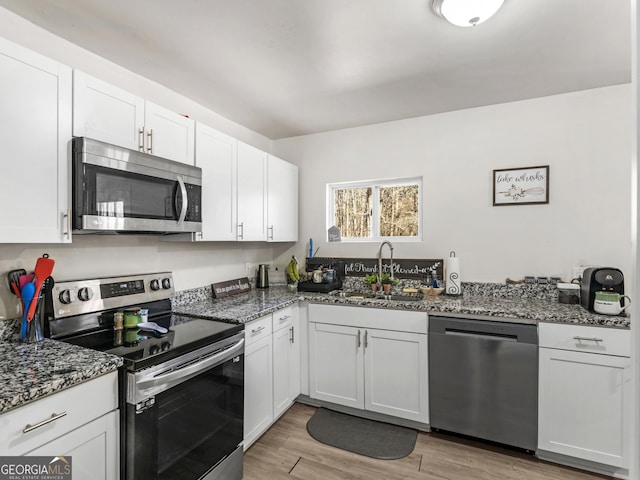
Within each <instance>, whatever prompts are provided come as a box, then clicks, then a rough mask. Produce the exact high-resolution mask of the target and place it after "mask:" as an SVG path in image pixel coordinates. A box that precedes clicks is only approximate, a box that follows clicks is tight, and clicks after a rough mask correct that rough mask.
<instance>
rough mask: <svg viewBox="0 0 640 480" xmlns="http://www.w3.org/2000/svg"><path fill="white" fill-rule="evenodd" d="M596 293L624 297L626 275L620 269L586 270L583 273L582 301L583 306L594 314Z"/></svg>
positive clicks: (601, 268) (600, 268)
mask: <svg viewBox="0 0 640 480" xmlns="http://www.w3.org/2000/svg"><path fill="white" fill-rule="evenodd" d="M596 292H611V293H619V294H620V295H624V275H622V271H621V270H620V269H618V268H613V267H597V268H586V269H585V270H584V272H583V273H582V286H581V288H580V301H581V303H582V306H583V307H584V308H586V309H587V310H589V311H590V312H593V311H594V310H593V301H594V300H595V298H596Z"/></svg>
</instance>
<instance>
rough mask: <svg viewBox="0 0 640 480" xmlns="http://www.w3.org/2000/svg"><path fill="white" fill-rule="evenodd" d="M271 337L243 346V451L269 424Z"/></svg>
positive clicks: (271, 385) (270, 420)
mask: <svg viewBox="0 0 640 480" xmlns="http://www.w3.org/2000/svg"><path fill="white" fill-rule="evenodd" d="M272 361H273V353H272V346H271V335H268V336H266V337H264V338H262V339H261V340H257V341H255V342H254V343H252V344H250V345H248V346H247V348H246V350H245V355H244V449H245V450H246V449H247V448H249V446H250V445H251V444H252V443H253V442H254V441H256V440H257V438H258V437H259V436H260V435H262V433H263V432H264V431H265V430H266V429H267V428H269V426H270V425H271V423H272V422H273V377H272V368H273V367H272Z"/></svg>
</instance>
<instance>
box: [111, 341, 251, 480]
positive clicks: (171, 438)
mask: <svg viewBox="0 0 640 480" xmlns="http://www.w3.org/2000/svg"><path fill="white" fill-rule="evenodd" d="M207 350H208V351H207ZM132 382H133V383H132ZM145 392H153V394H152V395H149V394H148V393H145ZM243 408H244V339H243V334H239V335H235V336H234V337H232V339H228V340H225V341H222V342H218V343H216V344H214V345H211V346H208V347H205V348H203V349H200V350H198V351H197V352H193V353H192V354H188V355H184V356H182V357H178V358H176V359H173V360H172V361H170V362H167V363H165V364H162V365H158V366H154V367H151V368H149V369H146V370H144V371H143V372H139V373H135V374H134V373H129V374H128V381H127V403H126V421H125V432H124V435H123V438H124V440H125V442H124V445H123V449H124V451H123V456H124V458H125V472H126V478H127V479H129V480H132V479H135V480H145V479H159V480H164V479H166V480H169V479H170V480H181V479H184V480H187V479H189V480H194V479H204V478H207V479H209V478H218V475H216V470H218V471H219V470H220V469H222V470H224V471H225V472H228V471H229V470H228V465H227V466H225V465H224V464H225V463H226V460H227V458H229V457H238V453H237V452H238V451H239V452H240V457H239V461H240V463H239V467H238V468H239V469H240V470H239V473H238V474H237V475H239V476H237V478H238V479H240V478H242V462H241V460H242V456H241V452H242V447H241V445H242V435H243V433H242V432H243V428H242V427H243V424H242V422H243ZM234 459H235V460H237V458H234ZM236 463H237V462H236ZM225 476H228V474H225ZM229 478H231V477H229ZM233 478H236V477H235V475H233Z"/></svg>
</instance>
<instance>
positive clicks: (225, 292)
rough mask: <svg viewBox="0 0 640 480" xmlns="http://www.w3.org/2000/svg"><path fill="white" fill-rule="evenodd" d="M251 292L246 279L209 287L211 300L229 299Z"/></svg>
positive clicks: (228, 281) (249, 284)
mask: <svg viewBox="0 0 640 480" xmlns="http://www.w3.org/2000/svg"><path fill="white" fill-rule="evenodd" d="M250 290H251V283H249V279H248V278H247V277H244V278H236V279H235V280H227V281H226V282H220V283H214V284H212V285H211V293H212V294H213V298H223V297H229V296H231V295H238V294H239V293H245V292H248V291H250Z"/></svg>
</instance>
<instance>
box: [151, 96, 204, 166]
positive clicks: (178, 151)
mask: <svg viewBox="0 0 640 480" xmlns="http://www.w3.org/2000/svg"><path fill="white" fill-rule="evenodd" d="M144 126H145V148H146V152H147V153H150V154H151V155H156V156H158V157H163V158H168V159H169V160H175V161H176V162H182V163H186V164H188V165H194V164H195V161H194V155H195V151H194V146H195V122H194V121H193V120H191V119H189V118H187V117H185V116H184V115H180V114H179V113H176V112H172V111H171V110H168V109H166V108H164V107H161V106H160V105H156V104H154V103H151V102H145V105H144Z"/></svg>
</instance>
